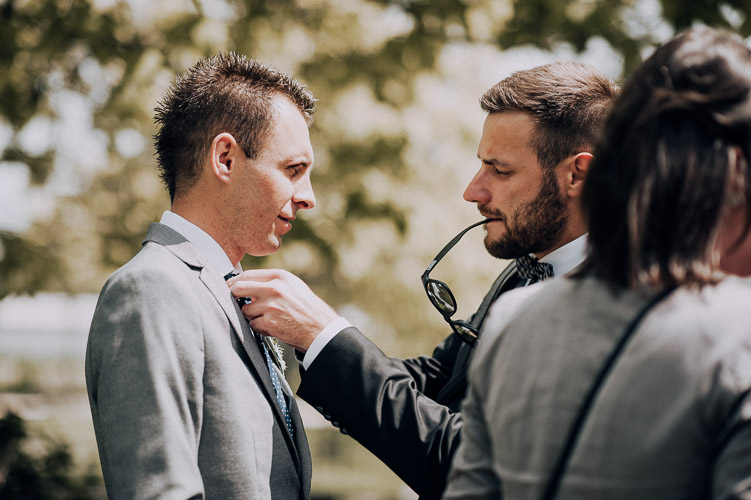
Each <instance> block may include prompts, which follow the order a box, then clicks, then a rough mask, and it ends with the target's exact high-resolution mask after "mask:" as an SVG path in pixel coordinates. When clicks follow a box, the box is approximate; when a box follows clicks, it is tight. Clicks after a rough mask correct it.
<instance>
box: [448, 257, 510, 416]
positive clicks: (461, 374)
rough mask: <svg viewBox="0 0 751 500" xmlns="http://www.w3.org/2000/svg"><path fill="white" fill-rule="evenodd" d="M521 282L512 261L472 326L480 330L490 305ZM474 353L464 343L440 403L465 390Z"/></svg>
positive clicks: (502, 273) (499, 278) (485, 300)
mask: <svg viewBox="0 0 751 500" xmlns="http://www.w3.org/2000/svg"><path fill="white" fill-rule="evenodd" d="M518 284H519V280H518V275H517V274H516V261H513V260H512V261H511V263H510V264H509V265H508V266H506V267H505V268H504V270H503V271H501V274H499V275H498V277H497V278H496V280H495V281H494V282H493V285H492V286H491V287H490V290H489V291H488V293H487V294H486V295H485V297H484V298H483V299H482V303H481V304H480V307H479V308H478V309H477V312H476V313H475V314H473V315H472V318H470V323H471V324H472V326H474V327H475V328H477V331H478V332H480V331H481V328H482V323H483V322H484V321H485V317H486V316H487V315H488V311H489V310H490V306H491V305H493V302H495V300H496V299H497V298H498V296H500V295H501V294H502V293H503V292H506V291H508V290H511V289H512V288H516V287H517V286H518ZM473 354H474V348H473V347H471V346H470V345H469V344H467V343H462V346H461V347H460V348H459V351H458V352H457V355H456V361H455V363H454V369H453V371H452V373H451V378H450V379H449V381H448V382H447V383H446V385H444V386H443V388H442V389H441V390H440V391H439V393H438V396H437V397H436V401H438V402H439V403H441V402H447V401H452V400H454V399H455V398H456V395H457V394H458V393H459V392H460V391H465V390H466V387H467V365H468V364H469V361H470V359H471V358H472V355H473Z"/></svg>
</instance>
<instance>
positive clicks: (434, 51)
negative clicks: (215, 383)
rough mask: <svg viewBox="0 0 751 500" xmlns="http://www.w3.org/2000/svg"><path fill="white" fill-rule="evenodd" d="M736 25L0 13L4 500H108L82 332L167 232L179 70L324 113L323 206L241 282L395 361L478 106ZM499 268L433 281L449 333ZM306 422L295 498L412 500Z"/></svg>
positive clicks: (541, 4) (610, 10) (367, 14)
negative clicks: (310, 304) (533, 81)
mask: <svg viewBox="0 0 751 500" xmlns="http://www.w3.org/2000/svg"><path fill="white" fill-rule="evenodd" d="M750 11H751V0H728V1H725V2H717V1H715V0H711V1H710V0H573V1H562V0H432V1H431V0H393V1H385V0H380V1H379V0H273V1H266V2H264V1H255V0H192V1H191V0H159V1H151V0H0V299H2V300H0V497H2V498H40V499H44V498H71V499H72V498H81V499H83V498H104V497H105V494H104V489H103V486H102V482H101V471H100V468H99V462H98V457H97V452H96V444H95V441H94V433H93V427H92V424H91V417H90V414H89V407H88V401H87V398H86V392H85V385H84V376H83V363H84V353H85V349H86V337H87V332H88V327H89V323H90V320H91V316H92V314H93V310H94V306H95V303H96V297H97V293H98V292H99V290H100V288H101V286H102V284H103V283H104V281H105V280H106V278H107V276H108V275H109V274H110V273H111V272H112V271H114V270H115V269H116V268H117V267H119V266H120V265H122V264H123V263H124V262H126V261H127V260H128V259H129V258H130V257H131V256H132V255H134V254H135V253H136V252H137V251H138V249H139V248H140V245H141V240H142V238H143V236H144V234H145V231H146V227H147V225H148V224H149V223H150V222H152V221H156V220H158V219H159V217H160V216H161V213H162V211H164V210H165V209H167V208H169V197H168V195H167V193H166V191H165V190H164V189H163V188H162V186H161V184H160V181H159V179H158V177H157V174H156V170H155V168H154V158H153V148H152V135H153V133H154V126H153V122H152V113H153V109H154V107H155V106H156V103H157V101H158V99H159V98H160V97H161V95H162V94H163V92H164V91H165V89H166V88H167V87H168V86H169V84H170V83H171V81H172V80H173V78H174V76H175V75H176V74H178V73H180V72H182V71H184V70H186V69H187V68H188V67H190V66H191V65H193V64H194V63H195V61H196V60H197V59H199V58H201V57H204V56H208V55H211V54H214V53H216V52H220V51H221V52H226V51H236V52H240V53H244V54H247V55H249V56H251V57H254V58H257V59H260V60H262V61H263V62H266V63H268V64H271V65H273V66H275V67H277V68H279V69H281V70H283V71H286V72H289V73H291V74H293V75H295V76H296V77H297V78H298V79H300V80H301V81H303V82H305V83H307V84H308V85H309V87H310V89H311V90H312V91H313V93H314V94H315V95H316V97H317V98H318V99H319V111H318V112H317V113H316V115H315V122H314V124H313V127H312V130H311V134H312V142H313V147H314V149H315V154H316V161H315V164H316V167H315V169H314V173H313V184H314V188H315V190H316V195H317V198H318V206H317V207H316V208H315V209H314V210H312V211H310V212H306V213H305V214H304V215H302V217H301V218H300V219H299V220H298V221H297V222H296V223H295V228H294V230H293V231H292V233H290V234H289V235H287V236H285V239H284V244H283V246H282V249H281V250H280V251H279V252H278V253H277V254H275V255H273V256H270V257H267V258H262V259H258V258H256V259H252V258H246V259H245V261H244V262H243V266H244V267H245V268H251V267H281V268H285V269H288V270H290V271H292V272H294V273H296V274H298V275H299V276H301V277H302V278H303V279H304V280H306V281H307V282H308V283H309V284H310V286H311V287H312V288H313V289H314V290H315V291H316V292H318V293H319V294H320V295H321V296H322V297H324V298H325V299H326V300H328V301H329V302H330V303H332V304H333V305H334V306H335V307H336V309H337V310H338V311H339V312H340V313H341V314H343V315H345V316H346V317H348V319H350V321H352V322H353V323H354V324H356V325H357V326H359V327H360V329H361V330H362V331H363V332H364V333H365V334H366V335H368V336H369V337H370V338H371V339H372V340H373V341H374V342H375V343H376V344H378V345H379V346H380V347H381V348H382V349H383V350H384V351H385V352H386V353H388V354H390V355H394V356H413V355H418V354H422V353H429V352H430V351H431V350H432V348H433V347H434V346H435V345H436V344H437V343H438V342H439V341H440V340H441V339H442V338H443V337H444V336H445V335H446V334H447V333H448V332H447V328H446V327H445V324H444V323H443V320H442V318H441V317H440V316H439V315H438V313H437V312H436V311H435V310H434V309H433V308H432V306H431V305H430V304H429V303H428V301H427V300H426V297H425V296H424V291H423V290H422V287H421V284H420V279H419V277H420V274H421V273H422V271H423V270H424V269H425V267H426V266H427V264H428V263H429V261H430V259H431V258H432V257H433V256H434V255H435V253H436V252H437V251H438V250H439V249H440V248H441V247H442V246H443V244H445V243H446V242H447V241H448V240H449V239H450V238H451V237H453V236H454V235H455V234H456V233H457V232H458V231H459V230H461V229H462V228H463V227H464V226H466V225H469V224H470V223H472V222H474V221H476V220H479V216H478V214H477V211H476V208H475V207H474V206H473V205H471V204H469V203H467V202H465V201H463V200H462V193H463V191H464V187H465V186H466V185H467V183H468V182H469V180H470V179H471V178H472V176H473V174H474V172H475V171H476V169H477V168H478V167H479V163H478V161H477V159H476V145H477V141H478V140H479V137H480V134H481V130H482V123H483V120H484V115H483V113H482V112H481V110H480V107H479V104H478V99H479V97H480V96H481V95H482V93H483V92H484V91H485V90H486V89H487V88H489V87H490V86H492V85H493V84H494V83H496V82H497V81H499V80H500V79H502V78H504V77H506V76H508V75H509V74H510V73H511V72H512V71H515V70H519V69H525V68H530V67H532V66H536V65H539V64H544V63H547V62H552V61H555V60H562V59H575V60H579V61H583V62H587V63H590V64H592V65H594V66H596V67H597V68H599V69H600V70H601V72H602V73H604V74H605V75H607V76H609V77H611V78H612V79H614V80H615V81H617V82H620V81H621V80H622V78H623V76H624V75H627V74H628V72H629V71H630V69H631V68H633V67H634V65H635V64H637V63H638V62H639V61H640V60H642V58H643V57H644V56H646V55H648V54H649V53H650V52H651V50H652V49H653V47H654V45H655V44H656V43H659V42H661V41H664V40H665V39H667V38H668V37H670V36H671V35H673V34H674V33H676V32H677V31H678V30H680V29H682V28H685V27H688V26H690V25H692V24H695V23H704V24H708V25H712V26H725V27H728V28H730V29H733V30H735V31H737V32H739V33H741V34H742V35H744V36H748V35H749V34H751V25H750V24H749V20H748V19H747V18H746V13H747V12H750ZM504 265H505V263H504V262H502V261H498V260H494V259H492V258H490V257H489V256H488V255H487V254H486V253H485V250H484V247H483V245H482V231H481V230H479V229H478V230H476V232H474V233H470V235H469V236H468V237H467V238H465V239H464V240H463V241H462V242H461V243H460V244H459V245H458V246H457V247H456V249H455V250H454V251H452V252H451V253H450V254H449V255H448V256H447V257H446V259H445V260H444V261H443V263H442V264H441V265H440V266H439V267H438V268H437V270H436V271H435V273H434V276H435V277H436V278H439V279H442V280H444V281H446V282H447V283H450V284H451V288H452V289H453V290H455V291H456V294H457V297H458V301H459V307H460V310H459V314H458V316H457V317H467V316H469V315H470V314H471V313H472V312H473V311H474V309H475V308H476V307H477V305H478V304H479V302H480V300H481V298H482V296H483V295H484V293H485V291H486V290H487V288H488V287H489V286H490V283H491V282H492V281H493V279H494V278H495V276H496V275H497V274H498V272H499V271H500V270H501V269H502V268H503V267H504ZM287 351H288V352H287V356H289V359H288V362H289V363H294V360H293V358H292V357H291V352H289V351H291V350H290V349H287ZM288 376H289V378H290V383H291V384H292V386H293V387H296V385H297V384H298V382H299V379H298V378H297V377H298V375H297V372H296V370H294V369H292V370H289V371H288ZM303 411H304V419H305V422H306V427H307V430H308V434H309V440H310V443H311V448H312V452H313V461H314V462H313V467H314V477H313V496H314V498H316V499H319V500H320V499H332V500H333V499H356V500H359V499H368V500H369V499H411V498H416V496H415V495H414V493H412V492H411V491H410V490H409V488H407V487H406V486H404V485H403V483H402V482H401V481H400V480H399V479H398V478H397V477H396V476H395V475H394V474H392V473H391V472H390V471H389V470H388V469H387V468H386V467H385V466H383V465H381V464H380V463H379V462H378V461H377V460H376V459H375V458H373V457H372V456H371V455H370V454H369V453H368V452H366V451H364V450H363V449H361V448H360V447H359V445H357V444H356V443H355V442H354V441H353V440H351V439H350V438H348V437H346V436H342V435H340V434H339V433H338V432H337V431H336V430H335V429H333V428H331V427H330V426H329V425H328V424H327V422H325V421H324V420H323V419H322V418H320V417H319V416H318V415H317V414H316V413H315V411H314V410H312V409H311V408H310V407H309V406H307V405H305V404H304V403H303Z"/></svg>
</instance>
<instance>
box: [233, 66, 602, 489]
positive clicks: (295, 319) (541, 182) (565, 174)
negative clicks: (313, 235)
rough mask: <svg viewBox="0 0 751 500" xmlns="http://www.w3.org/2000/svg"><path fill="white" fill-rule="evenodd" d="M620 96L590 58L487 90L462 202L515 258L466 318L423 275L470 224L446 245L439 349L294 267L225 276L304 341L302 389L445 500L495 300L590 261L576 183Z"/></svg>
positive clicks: (269, 330) (398, 469)
mask: <svg viewBox="0 0 751 500" xmlns="http://www.w3.org/2000/svg"><path fill="white" fill-rule="evenodd" d="M616 92H617V90H616V87H615V86H614V85H613V83H612V82H611V81H609V80H608V79H606V78H604V77H602V76H601V75H599V74H598V73H597V72H596V71H594V70H593V69H592V68H590V67H588V66H585V65H582V64H578V63H573V62H561V63H553V64H549V65H545V66H540V67H536V68H532V69H529V70H524V71H519V72H516V73H514V74H512V75H511V76H509V77H508V78H506V79H504V80H502V81H500V82H499V83H497V84H496V85H494V86H493V87H492V88H491V89H489V90H488V91H487V92H486V93H485V95H483V97H482V99H481V101H480V102H481V106H482V108H483V110H485V111H486V112H487V113H488V116H487V118H486V120H485V125H484V127H483V133H482V138H481V139H480V144H479V147H478V152H477V156H478V158H479V159H480V162H481V165H480V169H479V170H478V172H477V174H476V175H475V177H474V178H473V179H472V181H471V182H470V184H469V186H467V188H466V190H465V192H464V199H465V200H467V201H469V202H471V203H475V204H477V208H478V210H479V211H480V214H481V215H482V216H483V217H485V218H486V220H485V221H482V222H480V223H477V224H474V225H473V226H475V225H480V224H484V225H485V228H486V233H487V234H486V237H485V246H486V248H487V250H488V252H489V253H490V254H491V255H493V256H495V257H497V258H499V259H514V260H513V261H512V262H511V263H510V264H509V266H508V267H507V268H506V269H504V271H503V272H502V273H501V275H500V276H499V277H498V278H497V279H496V281H495V283H494V284H493V286H492V287H491V289H490V291H489V292H488V294H487V295H486V296H485V298H484V300H483V301H482V303H481V305H480V307H479V309H478V310H477V312H476V313H475V314H474V315H473V316H472V317H471V318H470V319H469V320H468V321H461V320H452V319H451V316H452V314H453V313H454V312H455V309H456V308H455V302H454V299H453V295H452V294H451V292H450V291H449V290H448V287H447V286H446V285H445V284H444V283H441V282H437V281H435V280H432V279H430V278H429V276H428V274H429V272H430V271H431V270H432V268H433V266H435V264H436V263H437V262H438V260H440V258H441V257H442V256H443V255H444V254H445V253H446V252H447V251H448V250H449V249H450V247H451V246H453V244H455V243H456V241H458V238H459V237H461V236H462V235H463V234H464V231H463V232H462V233H460V234H459V235H458V236H457V237H456V238H455V239H454V240H452V242H451V243H450V244H449V245H447V247H446V248H444V249H443V250H442V251H441V252H440V253H439V254H438V257H436V259H434V260H433V262H432V263H431V265H430V267H429V268H428V270H427V271H426V272H425V274H424V275H423V283H424V285H425V289H426V291H427V292H428V296H429V297H430V298H431V301H432V302H433V304H434V305H435V306H436V308H438V309H439V311H440V312H441V314H442V315H443V316H444V318H445V319H446V321H447V322H448V323H449V324H450V325H451V327H452V332H451V334H450V335H449V336H448V337H447V338H446V339H445V340H444V341H443V342H442V343H441V344H439V345H438V346H437V347H436V348H435V350H434V351H433V355H432V356H421V357H418V358H412V359H406V360H401V359H396V358H389V357H387V356H386V355H385V354H384V353H383V352H382V351H381V350H380V349H378V347H376V346H375V345H374V344H373V343H372V342H370V341H369V340H368V339H367V338H366V337H365V336H364V335H363V334H362V333H360V332H359V331H358V330H357V329H356V328H354V327H353V326H352V325H351V324H349V323H348V322H347V321H346V320H345V319H344V318H341V317H338V315H337V314H336V313H335V312H334V311H333V309H331V307H329V306H328V305H327V304H325V303H324V302H323V301H322V300H321V299H319V298H318V297H317V296H316V295H315V294H313V292H312V291H310V289H309V288H308V287H307V285H305V283H303V282H302V281H301V280H299V279H298V278H297V277H295V276H293V275H291V274H290V273H287V272H284V271H279V270H265V271H264V270H253V271H246V272H245V273H243V274H242V275H241V276H239V277H237V278H235V279H233V280H230V285H231V287H232V291H233V293H234V294H235V296H238V297H252V298H253V301H252V303H251V304H249V305H247V306H245V307H244V308H243V313H244V314H245V316H246V317H247V318H248V319H249V320H250V322H251V325H252V327H253V329H254V330H255V331H257V332H261V333H263V334H265V335H271V336H274V337H277V338H279V339H280V340H282V341H284V342H286V343H288V344H291V345H293V346H295V348H296V349H297V350H298V352H299V354H300V357H301V358H302V381H301V384H300V387H299V389H298V391H297V394H298V395H299V396H300V397H302V398H303V399H304V400H306V401H307V402H309V403H310V404H311V405H313V406H314V407H315V408H316V409H317V410H318V411H320V412H321V413H322V414H323V415H324V416H325V417H326V418H328V419H329V420H331V421H332V423H334V425H335V426H337V427H340V429H341V430H342V432H343V433H345V434H349V435H351V436H352V437H353V438H355V439H356V440H357V441H359V442H360V443H361V444H362V445H363V446H365V447H366V448H367V449H368V450H370V451H371V452H372V453H374V454H375V455H376V456H377V457H378V458H380V459H381V460H382V461H383V462H384V463H385V464H386V465H388V466H389V467H390V468H391V469H392V470H393V471H394V472H395V473H396V474H397V475H399V476H400V477H401V478H402V479H403V480H404V481H405V482H406V483H407V484H408V485H409V486H410V487H411V488H412V489H414V490H415V491H416V492H417V493H418V494H420V496H421V497H422V498H440V496H441V494H442V492H443V490H444V488H445V484H446V480H447V477H448V472H449V468H450V466H451V460H452V458H453V456H454V454H455V451H456V449H457V447H458V445H459V441H460V437H461V427H462V419H461V413H460V409H461V402H462V400H463V399H464V395H465V393H466V389H467V365H468V363H469V360H470V359H471V357H472V354H473V347H474V346H475V345H476V342H477V339H478V335H479V332H480V331H481V328H482V325H483V321H484V319H485V316H486V314H487V312H488V308H489V307H490V305H491V304H492V303H493V302H494V301H496V300H503V297H502V294H503V293H504V292H506V291H507V290H511V289H513V288H517V287H521V286H526V285H528V284H530V283H533V282H535V281H538V280H541V279H545V278H546V277H550V276H553V275H556V276H560V275H563V274H566V273H568V272H569V271H571V270H572V269H574V268H575V267H577V266H578V265H579V264H580V263H581V262H582V261H583V259H584V252H585V246H586V237H585V236H584V235H585V233H586V227H585V223H584V220H583V218H582V215H581V213H580V201H579V198H580V192H581V188H582V184H583V181H584V177H585V174H586V171H587V167H588V165H589V162H590V160H591V159H592V154H591V151H592V148H593V143H594V141H595V139H596V136H597V134H598V131H599V129H600V126H601V123H602V122H603V119H604V117H605V114H606V113H607V109H608V107H609V104H610V102H611V100H612V98H613V97H614V96H615V94H616ZM473 226H470V227H473ZM467 229H470V228H467ZM465 231H466V230H465ZM499 297H500V298H499Z"/></svg>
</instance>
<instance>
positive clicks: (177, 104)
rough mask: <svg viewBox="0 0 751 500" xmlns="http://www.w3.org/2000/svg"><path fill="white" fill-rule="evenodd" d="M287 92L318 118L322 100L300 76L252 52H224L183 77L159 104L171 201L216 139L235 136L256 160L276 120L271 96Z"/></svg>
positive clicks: (160, 154)
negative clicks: (252, 56)
mask: <svg viewBox="0 0 751 500" xmlns="http://www.w3.org/2000/svg"><path fill="white" fill-rule="evenodd" d="M277 95H282V96H286V97H287V98H289V99H290V101H292V102H293V103H294V104H295V105H296V106H297V108H298V109H299V110H300V112H301V113H302V114H303V116H304V117H305V120H306V121H307V123H308V124H310V123H311V122H312V119H313V113H314V112H315V107H316V100H315V98H314V97H313V94H311V92H310V91H309V90H308V89H307V87H306V86H305V85H303V84H301V83H300V82H298V81H297V80H295V79H294V78H292V77H290V76H288V75H286V74H284V73H282V72H280V71H277V70H275V69H273V68H271V67H270V66H267V65H265V64H262V63H260V62H258V61H255V60H253V59H249V58H247V57H246V56H243V55H239V54H236V53H233V52H231V53H228V54H219V55H216V56H213V57H211V58H208V59H202V60H200V61H198V63H196V64H195V65H194V66H193V67H192V68H190V69H189V70H188V71H186V72H185V73H184V74H182V75H181V76H178V77H177V79H176V80H175V82H174V84H173V85H172V87H171V88H170V89H169V90H168V91H167V93H166V94H165V96H164V98H163V99H162V101H160V103H159V106H158V107H157V108H156V115H155V119H154V120H155V122H156V123H157V126H158V127H159V128H158V131H157V133H156V135H155V136H154V145H155V148H156V155H157V162H158V167H159V172H160V175H161V177H162V180H163V181H164V183H165V184H166V186H167V189H168V190H169V194H170V199H171V200H173V201H174V199H175V194H176V193H178V192H182V191H184V190H186V189H188V188H190V187H191V186H192V185H193V184H194V183H195V181H196V180H197V179H198V176H199V174H200V172H201V167H202V164H203V159H204V158H205V156H206V154H207V153H208V149H209V147H210V145H211V141H212V140H213V139H214V137H216V136H217V135H218V134H220V133H222V132H228V133H230V134H232V135H233V136H234V137H235V139H236V140H237V143H238V144H239V145H240V147H241V148H242V149H243V151H244V153H245V155H246V156H248V157H249V158H256V157H257V156H258V153H259V152H260V151H261V150H262V149H263V146H264V142H265V139H266V135H267V132H268V129H269V126H270V124H271V123H272V122H273V112H272V109H271V100H272V98H273V97H274V96H277Z"/></svg>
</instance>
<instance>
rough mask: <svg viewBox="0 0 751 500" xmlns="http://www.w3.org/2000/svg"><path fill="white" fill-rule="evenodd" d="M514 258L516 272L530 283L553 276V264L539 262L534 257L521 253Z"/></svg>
mask: <svg viewBox="0 0 751 500" xmlns="http://www.w3.org/2000/svg"><path fill="white" fill-rule="evenodd" d="M515 260H516V273H517V274H518V275H519V276H521V277H522V278H524V279H528V280H531V281H530V282H531V283H536V282H538V281H542V280H544V279H545V278H550V277H552V276H553V266H552V265H550V264H548V263H546V262H540V261H539V260H537V259H536V258H535V257H531V256H529V255H523V256H521V257H519V258H517V259H515Z"/></svg>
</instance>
